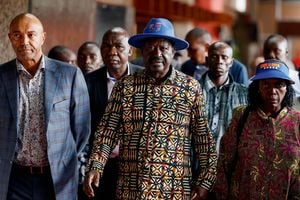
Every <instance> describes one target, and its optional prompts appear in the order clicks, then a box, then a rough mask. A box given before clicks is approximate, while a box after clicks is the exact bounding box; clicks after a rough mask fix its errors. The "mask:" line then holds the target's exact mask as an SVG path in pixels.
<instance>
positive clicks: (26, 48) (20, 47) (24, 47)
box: [18, 45, 31, 51]
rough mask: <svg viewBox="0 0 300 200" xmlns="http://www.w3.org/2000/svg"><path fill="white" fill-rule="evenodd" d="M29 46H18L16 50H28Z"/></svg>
mask: <svg viewBox="0 0 300 200" xmlns="http://www.w3.org/2000/svg"><path fill="white" fill-rule="evenodd" d="M30 49H31V48H30V46H29V45H20V46H19V47H18V50H20V51H22V50H30Z"/></svg>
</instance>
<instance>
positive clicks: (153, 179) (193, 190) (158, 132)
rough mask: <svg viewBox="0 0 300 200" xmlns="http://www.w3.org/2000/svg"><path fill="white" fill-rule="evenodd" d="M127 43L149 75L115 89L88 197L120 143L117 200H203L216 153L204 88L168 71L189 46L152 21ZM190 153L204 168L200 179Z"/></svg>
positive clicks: (165, 24) (97, 143)
mask: <svg viewBox="0 0 300 200" xmlns="http://www.w3.org/2000/svg"><path fill="white" fill-rule="evenodd" d="M129 44H131V45H132V46H134V47H137V48H140V49H141V51H142V55H143V60H144V65H145V70H144V71H142V72H140V73H136V74H134V75H131V76H127V77H124V78H123V79H122V80H120V81H119V82H118V83H117V84H116V85H115V87H114V89H113V92H112V95H111V98H110V100H109V103H108V106H107V107H106V110H105V114H104V116H103V118H102V120H101V122H100V124H99V126H98V130H97V131H96V135H95V139H94V143H93V145H94V146H93V149H92V153H91V156H90V159H89V165H88V171H89V172H88V175H87V177H86V179H85V183H84V190H85V192H86V194H87V195H88V196H90V197H92V196H94V190H93V186H94V185H95V186H97V185H98V184H99V179H100V178H101V177H102V174H103V169H104V166H105V164H106V161H107V159H108V157H109V156H110V153H111V152H112V150H113V149H114V147H115V146H116V145H117V144H119V146H120V151H119V169H118V170H119V177H118V184H117V192H116V199H122V200H129V199H141V200H143V199H206V197H207V195H208V191H209V190H210V188H211V186H212V184H213V183H214V180H215V177H216V159H217V154H216V151H215V142H214V140H213V137H212V134H211V132H210V129H209V128H208V124H207V119H206V118H205V113H204V102H203V96H202V93H201V88H200V85H199V83H198V82H197V80H195V79H193V78H192V77H190V76H187V75H185V74H183V73H182V72H179V71H177V70H175V69H174V68H173V67H172V66H171V62H172V59H173V56H174V54H175V52H176V51H178V50H182V49H185V48H187V47H188V43H187V42H186V41H184V40H181V39H179V38H177V37H175V35H174V29H173V25H172V23H171V22H170V21H169V20H167V19H164V18H153V19H151V20H150V21H149V22H148V24H147V26H146V28H145V29H144V32H143V33H142V34H137V35H135V36H132V37H131V38H130V39H129ZM192 143H193V144H194V145H191V144H192ZM192 146H193V148H192ZM192 152H193V154H195V156H196V160H197V162H199V166H200V169H201V170H200V173H199V174H198V177H196V178H195V179H192V174H191V154H192Z"/></svg>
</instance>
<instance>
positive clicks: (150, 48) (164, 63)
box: [142, 38, 175, 79]
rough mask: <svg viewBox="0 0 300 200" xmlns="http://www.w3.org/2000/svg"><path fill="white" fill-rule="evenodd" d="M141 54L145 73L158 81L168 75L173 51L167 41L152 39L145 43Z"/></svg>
mask: <svg viewBox="0 0 300 200" xmlns="http://www.w3.org/2000/svg"><path fill="white" fill-rule="evenodd" d="M142 54H143V59H144V64H145V67H146V70H147V72H148V73H149V74H150V75H151V76H153V77H154V78H158V79H159V78H163V77H164V76H165V75H166V74H167V73H168V71H169V69H170V65H171V62H172V60H173V57H174V54H175V49H174V47H173V46H172V44H171V43H170V42H169V41H168V40H165V39H159V38H153V39H149V40H147V41H145V43H144V47H143V48H142Z"/></svg>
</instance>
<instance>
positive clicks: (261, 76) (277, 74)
mask: <svg viewBox="0 0 300 200" xmlns="http://www.w3.org/2000/svg"><path fill="white" fill-rule="evenodd" d="M269 78H279V79H284V80H287V81H289V82H290V83H291V84H294V83H295V81H293V80H292V79H291V78H290V77H289V76H287V75H286V74H285V73H282V72H279V71H277V70H276V71H275V70H274V71H268V72H267V73H261V74H257V75H254V76H253V77H252V78H250V80H251V81H256V80H262V79H269Z"/></svg>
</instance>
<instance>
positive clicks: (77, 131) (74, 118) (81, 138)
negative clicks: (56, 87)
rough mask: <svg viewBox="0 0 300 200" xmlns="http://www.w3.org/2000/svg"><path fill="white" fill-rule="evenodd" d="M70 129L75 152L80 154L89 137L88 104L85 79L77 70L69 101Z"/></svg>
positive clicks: (89, 119)
mask: <svg viewBox="0 0 300 200" xmlns="http://www.w3.org/2000/svg"><path fill="white" fill-rule="evenodd" d="M70 107H71V112H70V118H71V122H70V123H71V129H72V133H73V137H74V138H75V142H76V145H77V152H78V153H79V152H81V151H82V150H83V148H84V146H85V145H86V143H87V142H88V138H89V135H90V124H91V114H90V103H89V94H88V90H87V86H86V82H85V79H84V77H83V74H82V72H81V71H80V69H79V68H78V69H77V70H76V73H75V77H74V80H73V84H72V99H71V105H70Z"/></svg>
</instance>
